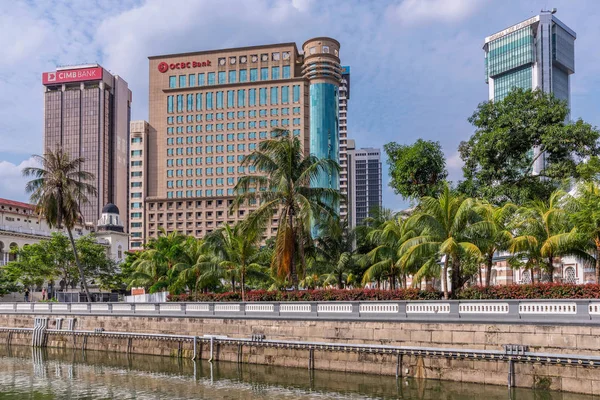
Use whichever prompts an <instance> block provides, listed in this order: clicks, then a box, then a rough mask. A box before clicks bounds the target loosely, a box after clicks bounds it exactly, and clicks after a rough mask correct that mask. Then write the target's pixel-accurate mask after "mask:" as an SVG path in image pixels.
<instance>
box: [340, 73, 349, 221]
mask: <svg viewBox="0 0 600 400" xmlns="http://www.w3.org/2000/svg"><path fill="white" fill-rule="evenodd" d="M339 91H340V95H339V102H340V105H339V109H340V193H341V195H342V199H343V200H342V202H341V204H340V217H341V218H342V219H344V218H347V216H348V208H349V207H350V204H349V203H350V198H349V197H348V155H347V149H348V148H347V145H348V142H347V141H348V100H350V67H342V82H341V84H340V89H339Z"/></svg>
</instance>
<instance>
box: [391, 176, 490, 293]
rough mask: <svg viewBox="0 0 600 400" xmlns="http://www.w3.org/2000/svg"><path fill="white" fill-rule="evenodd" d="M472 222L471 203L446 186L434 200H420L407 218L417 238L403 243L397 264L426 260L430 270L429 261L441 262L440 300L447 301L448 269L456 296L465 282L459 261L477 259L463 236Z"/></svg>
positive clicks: (476, 255) (426, 198)
mask: <svg viewBox="0 0 600 400" xmlns="http://www.w3.org/2000/svg"><path fill="white" fill-rule="evenodd" d="M475 218H476V214H475V211H474V201H473V199H471V198H464V197H463V196H461V195H455V194H453V193H452V192H451V191H450V188H449V187H448V186H447V185H446V186H445V188H444V190H443V191H442V193H441V194H440V195H439V196H438V197H437V198H434V197H423V198H422V199H421V202H420V203H419V206H418V209H417V212H416V214H414V215H413V216H412V217H410V218H409V220H411V222H410V223H411V224H414V225H413V226H414V227H415V229H416V230H417V231H419V232H420V234H419V235H418V236H416V237H414V238H412V239H408V240H407V241H406V242H404V244H403V245H402V247H401V248H400V252H401V254H402V256H401V258H400V262H401V263H408V264H411V263H412V264H415V263H417V262H418V260H427V261H426V264H429V266H430V267H431V262H432V261H431V260H432V259H433V258H436V259H437V260H441V261H442V262H443V264H442V274H441V275H442V276H441V279H442V285H443V287H444V298H446V299H447V298H448V283H447V273H448V267H449V266H451V268H452V292H453V293H454V294H456V293H457V292H458V291H460V289H461V288H462V286H463V285H464V283H465V282H466V281H467V280H468V278H467V277H465V276H464V275H463V273H462V271H461V257H463V256H470V257H479V256H481V252H480V250H479V249H478V248H477V246H476V245H475V244H473V243H472V242H471V241H470V240H469V238H468V237H467V236H466V228H467V227H468V226H469V223H470V222H472V221H473V220H474V219H475ZM407 223H408V222H407Z"/></svg>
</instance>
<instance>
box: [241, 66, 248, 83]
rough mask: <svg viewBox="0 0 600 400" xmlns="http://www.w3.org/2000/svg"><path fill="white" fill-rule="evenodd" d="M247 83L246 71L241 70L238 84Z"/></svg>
mask: <svg viewBox="0 0 600 400" xmlns="http://www.w3.org/2000/svg"><path fill="white" fill-rule="evenodd" d="M247 81H248V70H245V69H241V70H240V83H244V82H247Z"/></svg>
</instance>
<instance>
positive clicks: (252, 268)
mask: <svg viewBox="0 0 600 400" xmlns="http://www.w3.org/2000/svg"><path fill="white" fill-rule="evenodd" d="M244 228H246V229H244ZM261 237H262V230H255V229H252V228H251V227H250V228H249V227H243V226H242V225H240V224H238V225H235V226H234V227H231V226H229V225H228V224H226V225H225V226H224V227H222V228H220V229H218V230H216V231H215V232H213V233H212V234H210V235H209V236H207V237H206V242H207V244H208V245H209V246H210V248H211V249H212V251H213V252H214V254H216V256H217V257H218V258H219V260H220V262H219V266H220V267H221V268H222V269H224V270H226V271H230V272H231V273H232V275H233V276H237V277H239V281H240V286H241V291H242V301H246V277H247V276H248V274H254V275H263V274H264V273H263V271H262V266H261V265H260V264H259V263H258V261H259V258H260V251H259V247H258V244H259V242H260V240H261ZM232 286H233V288H232V289H233V290H234V291H235V283H233V284H232Z"/></svg>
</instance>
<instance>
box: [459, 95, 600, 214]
mask: <svg viewBox="0 0 600 400" xmlns="http://www.w3.org/2000/svg"><path fill="white" fill-rule="evenodd" d="M568 117H569V108H568V107H567V103H566V102H565V101H562V100H559V99H557V98H556V97H554V95H552V94H548V93H544V92H542V91H539V90H535V91H532V90H523V89H514V90H512V91H511V92H510V93H509V94H508V95H507V96H506V97H505V98H504V99H503V100H501V101H488V102H485V103H481V104H479V106H478V107H477V109H476V110H475V112H474V113H473V115H472V116H471V117H470V118H469V122H470V123H471V124H472V125H473V126H474V127H475V133H474V134H473V136H471V138H470V139H469V140H468V141H466V142H462V143H461V144H460V146H459V153H460V157H461V159H462V160H463V161H464V163H465V165H464V167H463V172H464V181H463V182H461V183H460V185H459V189H460V190H461V191H463V192H464V193H466V194H467V195H469V196H474V197H482V198H485V199H487V200H489V201H491V202H493V203H503V202H506V201H512V202H514V203H517V204H524V203H525V202H527V201H530V200H534V199H547V198H548V197H549V195H550V193H551V192H553V191H554V190H555V189H557V188H558V187H559V186H560V184H561V183H562V182H563V181H564V180H565V179H573V178H574V179H577V178H579V176H580V173H581V171H580V170H578V168H577V165H578V164H579V163H580V162H581V161H582V160H583V159H585V158H587V157H590V156H595V155H598V153H599V150H600V149H599V146H598V138H599V137H600V133H599V132H598V130H597V129H596V128H594V127H592V126H591V125H590V124H588V123H585V122H584V121H582V120H581V119H579V120H577V121H575V122H570V121H568ZM542 157H544V158H545V160H546V161H545V163H544V162H541V161H542V160H541V158H542ZM536 162H537V165H538V166H539V165H541V166H542V167H541V168H540V170H539V171H534V165H536ZM534 172H535V173H534Z"/></svg>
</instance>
